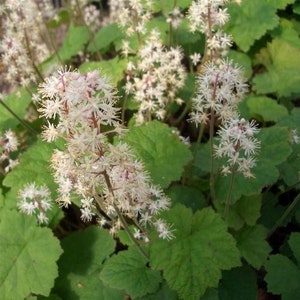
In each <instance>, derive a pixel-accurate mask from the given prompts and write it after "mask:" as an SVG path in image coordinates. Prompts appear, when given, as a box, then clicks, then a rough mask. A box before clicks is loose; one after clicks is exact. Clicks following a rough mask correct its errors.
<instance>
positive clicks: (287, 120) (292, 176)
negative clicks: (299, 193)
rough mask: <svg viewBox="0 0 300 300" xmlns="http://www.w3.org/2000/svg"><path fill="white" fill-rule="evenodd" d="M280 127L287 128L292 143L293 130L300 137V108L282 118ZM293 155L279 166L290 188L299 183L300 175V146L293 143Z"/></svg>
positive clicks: (279, 123)
mask: <svg viewBox="0 0 300 300" xmlns="http://www.w3.org/2000/svg"><path fill="white" fill-rule="evenodd" d="M278 125H281V126H287V127H288V129H289V134H290V141H292V139H293V132H292V131H293V130H296V133H297V135H298V136H300V108H297V107H296V108H294V109H293V110H292V111H291V114H290V115H288V116H286V117H284V118H282V119H281V120H280V121H279V122H278ZM291 147H292V150H293V152H292V154H291V155H290V156H289V157H288V158H287V159H286V160H285V161H284V162H283V163H282V164H281V165H280V166H279V170H280V175H281V177H282V178H283V180H284V181H285V183H286V184H287V185H289V186H292V185H294V184H297V183H298V182H299V174H300V156H299V152H300V144H295V143H293V144H292V145H291Z"/></svg>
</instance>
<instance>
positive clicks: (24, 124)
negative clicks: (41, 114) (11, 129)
mask: <svg viewBox="0 0 300 300" xmlns="http://www.w3.org/2000/svg"><path fill="white" fill-rule="evenodd" d="M0 104H1V105H2V106H3V107H4V108H5V109H6V110H7V111H8V112H9V113H11V114H12V115H13V116H14V117H15V118H16V119H17V120H18V121H19V122H20V123H21V124H22V125H23V126H24V127H26V128H27V129H29V130H30V131H31V132H32V133H34V134H37V133H38V132H37V131H35V130H34V129H33V128H32V127H31V126H30V125H29V124H27V123H26V122H24V121H23V120H22V119H21V118H20V117H19V116H17V115H16V114H15V113H14V112H13V111H12V110H11V109H10V108H9V107H8V106H7V105H6V104H5V103H4V102H3V101H2V100H1V99H0Z"/></svg>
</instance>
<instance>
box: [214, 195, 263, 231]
mask: <svg viewBox="0 0 300 300" xmlns="http://www.w3.org/2000/svg"><path fill="white" fill-rule="evenodd" d="M261 202H262V199H261V195H249V196H242V197H241V198H240V199H239V201H237V202H236V203H234V204H233V205H232V206H231V207H230V210H229V212H228V218H227V223H228V226H229V227H232V228H234V229H235V230H239V229H241V228H242V227H243V226H244V225H249V226H254V225H255V224H256V222H257V220H258V218H259V217H260V209H261ZM216 208H217V210H218V211H219V212H220V213H221V214H222V213H223V212H224V210H225V204H223V203H220V202H216Z"/></svg>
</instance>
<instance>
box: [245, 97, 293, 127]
mask: <svg viewBox="0 0 300 300" xmlns="http://www.w3.org/2000/svg"><path fill="white" fill-rule="evenodd" d="M242 106H243V108H244V109H243V108H242V109H243V115H244V116H245V117H246V118H247V119H251V118H255V119H256V120H259V121H264V122H270V121H273V122H277V121H279V120H280V119H281V118H283V117H284V116H287V115H288V110H287V109H286V108H285V106H283V105H280V104H278V103H277V102H276V101H275V100H274V99H271V98H268V97H264V96H254V95H251V96H248V97H247V98H246V99H245V100H244V101H243V102H242Z"/></svg>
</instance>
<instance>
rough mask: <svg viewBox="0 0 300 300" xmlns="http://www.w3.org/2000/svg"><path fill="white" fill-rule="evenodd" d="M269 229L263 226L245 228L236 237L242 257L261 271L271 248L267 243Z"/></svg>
mask: <svg viewBox="0 0 300 300" xmlns="http://www.w3.org/2000/svg"><path fill="white" fill-rule="evenodd" d="M267 233H268V231H267V229H266V228H265V227H264V226H262V225H256V226H253V227H249V226H247V227H244V228H243V229H242V230H240V231H239V232H238V233H237V235H236V240H237V246H238V248H239V249H240V251H241V255H242V256H243V257H244V258H245V260H246V261H247V262H248V263H249V264H250V265H251V266H253V267H254V268H256V269H259V268H260V267H261V266H262V265H263V264H264V262H265V261H266V260H267V257H268V254H269V253H270V251H271V247H270V246H269V244H268V243H267V242H266V237H267Z"/></svg>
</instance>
